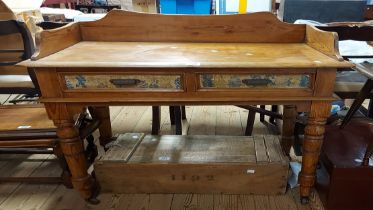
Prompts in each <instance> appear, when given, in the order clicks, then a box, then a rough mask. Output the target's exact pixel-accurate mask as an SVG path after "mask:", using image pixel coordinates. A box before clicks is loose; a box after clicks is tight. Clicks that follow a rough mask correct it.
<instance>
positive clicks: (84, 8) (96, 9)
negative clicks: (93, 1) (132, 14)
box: [75, 4, 120, 13]
mask: <svg viewBox="0 0 373 210" xmlns="http://www.w3.org/2000/svg"><path fill="white" fill-rule="evenodd" d="M75 9H76V10H79V11H81V12H83V13H107V12H109V11H110V10H112V9H120V5H84V4H78V5H76V6H75Z"/></svg>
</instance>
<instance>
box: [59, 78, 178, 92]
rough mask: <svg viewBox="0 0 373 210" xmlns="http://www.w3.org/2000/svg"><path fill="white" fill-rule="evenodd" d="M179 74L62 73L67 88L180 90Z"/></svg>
mask: <svg viewBox="0 0 373 210" xmlns="http://www.w3.org/2000/svg"><path fill="white" fill-rule="evenodd" d="M181 78H182V77H181V75H127V74H126V75H120V74H118V75H103V74H102V75H89V74H88V75H83V74H80V75H64V79H65V84H66V87H67V89H69V90H74V89H170V90H182V89H183V84H182V80H181Z"/></svg>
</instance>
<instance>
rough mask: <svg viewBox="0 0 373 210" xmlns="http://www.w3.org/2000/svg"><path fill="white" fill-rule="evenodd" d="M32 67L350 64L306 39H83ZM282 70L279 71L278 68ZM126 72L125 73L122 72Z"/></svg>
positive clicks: (265, 66) (29, 64) (325, 66)
mask: <svg viewBox="0 0 373 210" xmlns="http://www.w3.org/2000/svg"><path fill="white" fill-rule="evenodd" d="M21 65H27V66H28V67H106V68H108V67H121V68H138V67H143V68H144V67H149V68H182V67H194V68H317V67H324V68H327V67H330V68H334V67H335V68H339V67H340V68H342V67H348V66H351V65H350V64H348V63H347V62H341V61H338V60H336V59H333V58H331V57H329V56H326V55H325V54H323V53H322V52H319V51H318V50H316V49H314V48H312V47H310V46H308V45H307V44H305V43H286V44H284V43H181V42H164V43H162V42H97V41H82V42H79V43H77V44H75V45H73V46H71V47H68V48H66V49H64V50H61V51H59V52H57V53H54V54H52V55H50V56H48V57H45V58H41V59H39V60H36V61H31V62H30V61H25V62H23V63H22V64H21ZM280 71H281V70H280ZM123 72H125V71H123Z"/></svg>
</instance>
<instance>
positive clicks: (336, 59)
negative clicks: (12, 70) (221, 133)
mask: <svg viewBox="0 0 373 210" xmlns="http://www.w3.org/2000/svg"><path fill="white" fill-rule="evenodd" d="M118 20H120V21H118ZM164 22H167V23H168V24H167V25H163V27H162V28H157V27H156V28H154V26H155V25H160V24H162V23H164ZM206 26H208V27H206ZM267 26H271V27H267ZM109 28H110V33H103V32H107V31H108V29H109ZM127 28H133V30H127ZM254 29H255V30H254ZM67 31H68V32H69V33H68V36H66V34H67ZM98 31H99V32H100V33H98ZM39 38H40V39H39V41H38V43H40V45H39V47H38V49H39V51H38V53H37V54H35V56H34V57H32V59H31V60H29V61H24V62H22V63H21V64H20V65H23V66H27V67H28V68H33V69H35V72H36V74H37V76H38V78H40V79H39V85H40V87H41V90H42V93H43V98H42V99H41V102H43V103H44V104H45V107H46V109H47V111H48V113H49V114H50V117H51V119H53V121H54V123H55V124H56V125H57V127H58V131H59V132H57V133H58V136H59V138H60V139H61V140H60V143H61V145H62V151H63V153H64V155H65V158H66V159H67V162H68V164H69V167H71V168H73V169H72V170H71V171H72V180H73V185H74V188H75V189H76V190H78V191H79V192H80V193H81V196H82V197H83V198H85V199H87V200H88V201H90V200H91V199H93V196H94V194H95V193H94V189H95V186H97V185H96V180H95V179H94V177H92V176H90V175H89V174H88V173H87V167H86V165H85V164H82V163H83V162H84V159H85V158H84V155H82V151H83V148H82V144H81V143H80V142H81V140H80V137H79V135H78V133H77V132H76V130H75V129H74V127H73V125H74V121H73V118H72V117H71V116H72V114H74V113H76V111H77V110H81V109H82V108H83V107H86V106H93V107H96V106H99V107H108V106H111V105H151V106H159V105H171V106H180V105H250V104H286V105H294V106H295V107H296V108H297V111H299V112H309V116H310V117H309V119H308V125H307V128H306V129H305V130H306V134H305V140H304V148H305V150H304V153H303V162H302V164H303V165H302V171H301V173H300V196H301V198H302V202H307V201H308V197H309V195H310V192H311V189H312V187H313V186H314V182H315V172H316V165H317V161H318V158H319V157H318V154H319V151H320V147H321V144H322V141H323V131H324V124H325V121H326V118H327V117H328V116H329V113H330V102H331V101H332V100H334V98H333V97H332V94H333V81H334V80H335V74H336V69H337V68H348V67H352V66H353V65H352V64H350V63H348V62H346V61H343V59H341V57H340V56H339V55H338V49H337V45H336V43H337V41H338V40H337V38H336V37H335V35H334V34H333V33H330V32H323V31H320V30H317V29H315V28H314V27H312V26H308V25H302V24H297V25H295V24H285V23H282V22H281V21H279V20H278V19H277V17H276V16H274V15H273V14H271V13H253V14H243V15H228V16H197V15H196V16H193V15H160V14H145V13H134V12H127V11H120V10H112V11H111V12H109V13H108V14H107V15H106V16H105V17H104V18H103V19H101V20H99V21H95V22H79V23H74V24H70V25H68V26H65V27H62V28H59V29H56V30H51V31H45V32H42V33H41V34H40V36H39ZM171 38H172V39H171ZM88 40H89V41H88ZM237 43H239V44H237ZM253 43H254V44H253ZM267 43H271V45H268V44H267ZM108 49H110V50H108ZM165 49H167V50H165ZM231 49H235V50H231ZM81 52H84V56H82V54H81ZM52 54H53V55H52ZM123 54H125V55H126V56H122V55H123ZM139 55H141V56H139ZM227 57H229V58H230V59H227ZM279 58H281V59H279ZM315 61H318V62H315ZM52 86H53V87H54V88H51V87H52ZM105 116H106V117H105V119H106V120H105V121H102V120H101V118H99V120H100V121H101V122H102V124H104V125H105V126H106V129H105V130H106V131H107V134H108V135H106V136H107V137H109V136H111V135H112V134H111V133H110V132H111V129H109V128H110V120H109V119H110V115H109V113H108V112H106V114H105ZM129 120H130V119H129ZM100 140H101V142H102V143H101V144H102V145H104V144H106V143H108V142H110V141H111V140H112V139H109V138H100ZM283 145H287V144H286V143H283ZM287 149H288V148H284V150H285V151H286V150H287Z"/></svg>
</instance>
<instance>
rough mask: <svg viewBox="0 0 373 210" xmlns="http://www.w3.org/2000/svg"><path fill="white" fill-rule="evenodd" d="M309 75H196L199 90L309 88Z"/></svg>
mask: <svg viewBox="0 0 373 210" xmlns="http://www.w3.org/2000/svg"><path fill="white" fill-rule="evenodd" d="M311 80H312V75H311V74H214V73H203V74H199V75H198V81H199V88H201V89H231V88H239V89H245V88H285V89H286V88H300V89H307V88H311Z"/></svg>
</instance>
